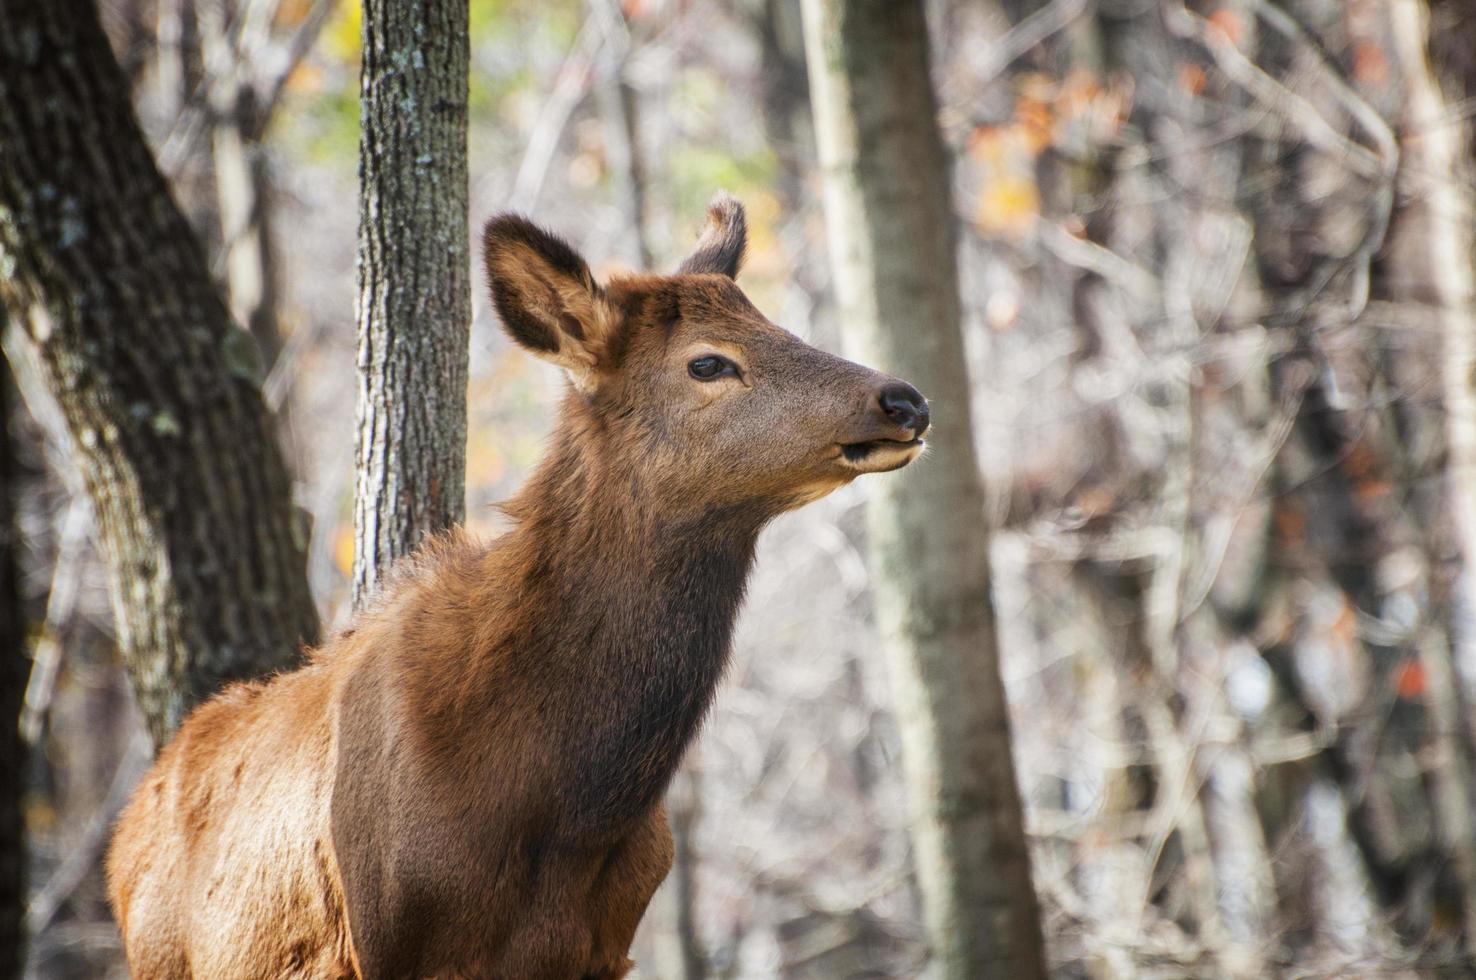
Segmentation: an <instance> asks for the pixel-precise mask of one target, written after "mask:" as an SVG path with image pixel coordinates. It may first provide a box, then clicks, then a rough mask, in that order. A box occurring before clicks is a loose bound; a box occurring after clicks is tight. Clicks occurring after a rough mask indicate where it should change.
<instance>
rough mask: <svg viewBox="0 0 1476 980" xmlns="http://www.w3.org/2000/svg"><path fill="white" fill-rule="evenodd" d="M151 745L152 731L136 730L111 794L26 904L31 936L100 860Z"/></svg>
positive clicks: (43, 928)
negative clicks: (115, 818) (101, 852)
mask: <svg viewBox="0 0 1476 980" xmlns="http://www.w3.org/2000/svg"><path fill="white" fill-rule="evenodd" d="M150 748H151V744H150V742H149V738H148V733H147V732H145V731H144V730H143V729H142V728H139V729H138V730H137V731H135V732H134V734H133V738H132V739H131V740H130V741H129V743H128V747H127V748H125V749H124V750H123V757H122V758H121V759H119V760H118V768H117V769H115V770H114V771H113V781H112V782H111V783H110V784H109V785H108V793H107V796H105V797H104V798H103V801H102V803H101V804H99V805H98V808H97V809H96V810H95V811H93V814H92V816H91V817H90V818H89V819H88V821H87V826H86V827H85V828H83V830H82V835H81V839H80V840H79V841H77V843H76V845H75V846H73V847H72V848H71V850H70V852H69V853H68V854H67V856H66V859H65V860H63V861H62V863H61V865H60V866H59V867H58V868H57V869H56V870H55V871H54V872H53V873H52V875H51V877H50V878H48V879H47V880H46V884H44V885H42V886H41V888H39V889H38V890H37V891H36V892H35V893H34V894H32V895H31V898H30V901H28V902H27V903H26V931H27V932H28V933H29V934H30V935H32V936H39V935H40V934H41V933H42V932H44V931H46V927H47V926H49V925H51V922H52V920H53V919H55V918H56V913H57V912H59V911H60V910H61V907H62V906H63V905H65V904H66V901H67V899H68V898H70V897H71V895H72V893H73V892H75V891H76V890H77V886H78V885H80V884H82V882H83V880H84V879H86V877H87V874H88V872H90V871H91V870H92V868H93V866H94V865H95V864H96V863H97V857H98V852H99V851H101V850H102V845H103V842H104V841H105V840H106V839H107V836H108V830H109V828H111V827H112V826H113V818H114V817H116V816H117V815H118V811H119V810H121V809H123V804H124V803H125V802H126V801H127V799H128V794H129V793H130V792H132V791H133V786H134V784H135V783H137V782H138V778H139V776H140V775H141V774H142V772H143V769H144V766H145V765H147V763H148V761H149V759H150V758H151V757H152V753H151V751H150Z"/></svg>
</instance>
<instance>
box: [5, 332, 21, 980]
mask: <svg viewBox="0 0 1476 980" xmlns="http://www.w3.org/2000/svg"><path fill="white" fill-rule="evenodd" d="M4 324H5V310H4V308H3V307H0V331H3V330H4ZM13 402H14V397H13V392H12V390H11V386H10V371H9V369H8V368H7V367H6V364H5V357H4V355H3V354H0V980H19V978H20V976H21V968H22V964H23V961H24V959H25V957H24V949H25V921H26V833H25V819H24V814H23V812H22V809H21V800H22V798H23V797H24V795H25V788H26V764H25V763H26V744H25V741H24V740H23V739H22V738H21V735H20V713H21V703H22V702H23V701H24V700H25V691H26V674H27V670H26V655H25V651H26V627H25V616H24V613H23V610H22V608H21V594H20V577H19V568H18V566H19V564H20V555H19V551H20V529H19V528H18V527H17V526H16V522H15V510H14V506H13V504H14V500H15V492H16V491H15V483H16V478H17V477H18V475H19V474H18V472H17V470H18V467H17V466H16V463H15V458H14V453H13V451H12V447H11V442H10V419H11V410H12V409H11V406H12V404H13Z"/></svg>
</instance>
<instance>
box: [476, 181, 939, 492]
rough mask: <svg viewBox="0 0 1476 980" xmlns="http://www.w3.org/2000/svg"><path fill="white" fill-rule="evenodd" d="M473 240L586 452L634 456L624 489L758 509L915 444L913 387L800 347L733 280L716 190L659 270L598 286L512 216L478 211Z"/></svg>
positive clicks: (740, 249)
mask: <svg viewBox="0 0 1476 980" xmlns="http://www.w3.org/2000/svg"><path fill="white" fill-rule="evenodd" d="M483 242H484V249H485V259H486V264H487V278H488V282H489V284H490V286H491V290H492V298H493V301H494V303H495V305H496V307H497V311H498V313H499V314H500V316H501V318H502V322H503V325H504V327H505V328H506V329H507V332H508V333H509V335H511V337H512V338H513V340H515V341H516V342H517V343H518V344H520V345H521V346H522V347H524V348H525V349H527V350H528V351H530V352H531V353H533V354H536V355H538V356H539V357H542V358H545V359H546V360H549V361H551V362H553V363H555V364H557V365H559V366H560V367H562V368H563V369H564V370H565V371H566V372H567V373H568V375H569V378H570V380H571V382H572V384H573V388H574V392H573V393H571V397H570V399H569V401H568V404H567V405H566V409H565V413H566V414H565V422H564V424H565V425H566V426H568V425H576V426H580V427H582V428H584V429H585V430H586V431H587V432H588V433H590V438H589V439H588V440H586V442H587V443H593V444H594V445H593V451H594V452H597V453H604V454H620V455H622V456H623V457H624V458H626V459H630V460H638V461H639V463H640V466H639V472H640V474H641V483H642V484H643V486H642V487H641V488H640V491H641V492H643V493H649V494H654V495H657V496H659V497H660V498H661V499H662V500H663V501H664V503H665V505H666V506H668V507H672V508H688V507H690V508H696V509H698V510H705V509H712V508H720V507H731V506H735V505H757V506H758V507H759V508H760V509H761V510H762V511H764V512H765V513H766V514H768V515H769V516H772V515H773V514H777V513H779V512H781V511H784V510H788V509H790V508H793V507H797V506H799V505H800V504H803V503H806V502H808V501H811V500H815V499H818V498H819V497H822V496H824V495H825V494H827V493H830V492H831V491H833V490H835V489H836V488H838V487H840V486H842V485H844V484H846V483H848V482H849V481H851V480H853V479H855V478H856V477H857V476H859V475H860V474H862V473H880V472H886V471H888V470H895V469H898V468H900V467H903V466H906V465H907V464H908V463H910V462H912V461H913V460H914V459H916V458H917V457H918V456H919V455H920V454H921V453H922V451H923V434H924V433H925V432H926V431H927V428H928V403H927V401H926V400H925V399H924V398H923V396H922V395H921V394H919V393H918V391H917V389H915V388H914V387H912V386H911V385H909V384H907V383H906V382H904V381H900V380H898V379H897V378H893V377H889V376H888V375H885V374H881V373H879V372H877V371H873V370H871V369H870V368H866V367H862V366H860V365H858V364H854V363H852V362H850V361H847V360H845V359H843V358H840V357H836V356H834V355H833V354H828V353H826V352H824V351H821V350H818V349H816V348H814V347H811V346H810V345H809V344H806V343H805V342H804V341H802V340H800V339H799V338H798V337H796V336H795V335H794V334H792V333H790V332H789V331H787V330H784V329H782V328H781V327H778V326H775V325H774V324H773V323H770V322H769V321H768V320H767V319H766V318H765V317H764V315H763V314H762V313H760V312H759V311H758V310H757V309H755V308H754V306H753V304H752V303H750V302H749V300H748V298H747V297H746V296H745V295H744V294H743V290H741V289H740V288H738V285H737V283H736V282H735V281H734V279H735V278H736V276H737V275H738V270H739V268H740V266H741V264H742V261H743V253H744V250H745V247H746V244H747V236H746V229H745V222H744V215H743V208H742V206H741V205H740V204H739V203H738V202H737V201H735V200H733V199H731V198H728V197H726V196H725V195H720V196H719V197H718V198H717V199H716V200H715V201H714V202H713V204H712V206H711V207H710V209H709V211H708V221H707V226H706V229H705V230H704V232H703V233H702V236H701V238H700V239H699V241H698V243H697V245H696V247H695V249H694V250H693V251H692V253H691V255H690V256H688V258H687V259H686V260H685V261H684V262H683V263H682V264H681V267H680V268H679V269H678V270H677V273H676V274H675V275H672V276H658V275H636V276H629V277H620V278H616V279H614V280H612V281H611V282H609V283H607V284H605V285H601V284H600V283H597V282H596V281H595V279H594V277H593V275H592V274H591V273H590V270H589V266H588V265H587V264H586V263H585V261H584V260H583V259H582V258H581V257H580V256H579V255H578V254H577V253H576V252H575V251H574V250H573V249H572V248H571V247H570V246H569V245H568V244H567V243H566V242H564V241H563V240H561V239H560V238H558V237H556V236H555V235H552V234H549V233H548V232H546V231H544V230H542V229H540V228H538V227H537V226H535V225H533V224H532V223H531V222H529V221H527V220H526V219H524V218H521V217H519V216H516V215H501V216H498V217H496V218H494V219H493V220H492V221H490V222H489V223H488V224H487V227H486V231H485V233H484V238H483ZM584 451H585V452H589V451H591V447H590V446H589V445H588V444H587V445H586V447H585V450H584Z"/></svg>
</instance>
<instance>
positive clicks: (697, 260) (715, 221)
mask: <svg viewBox="0 0 1476 980" xmlns="http://www.w3.org/2000/svg"><path fill="white" fill-rule="evenodd" d="M747 248H748V221H747V219H746V218H745V217H744V216H743V205H741V204H739V203H738V202H737V201H736V200H734V199H733V198H731V197H729V196H728V195H727V193H726V192H719V194H718V196H717V197H715V198H713V199H712V203H711V204H709V205H708V206H707V225H706V227H704V228H703V229H702V237H701V238H699V239H697V245H696V247H695V248H693V249H692V254H691V255H688V256H687V258H686V260H685V261H684V262H682V265H681V268H679V269H677V275H686V274H689V273H712V274H715V275H720V276H727V277H728V278H729V279H737V278H738V270H739V269H740V268H742V266H743V253H744V251H745V250H746V249H747Z"/></svg>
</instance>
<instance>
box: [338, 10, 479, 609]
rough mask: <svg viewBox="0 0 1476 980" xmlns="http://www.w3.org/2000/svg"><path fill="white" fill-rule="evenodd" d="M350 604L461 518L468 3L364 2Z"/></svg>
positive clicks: (467, 316) (467, 315)
mask: <svg viewBox="0 0 1476 980" xmlns="http://www.w3.org/2000/svg"><path fill="white" fill-rule="evenodd" d="M363 45H364V67H363V73H362V75H361V78H360V99H361V108H360V119H361V123H362V133H361V136H360V142H359V303H358V317H359V363H358V366H359V409H358V412H359V453H358V467H357V486H356V490H355V502H354V529H355V539H356V545H357V547H356V551H355V555H354V604H355V605H362V604H363V603H364V602H365V601H367V600H368V599H369V598H370V597H371V596H372V595H373V593H374V591H375V588H376V586H377V585H378V583H379V581H380V579H381V576H382V575H383V573H384V572H385V571H386V570H387V568H388V566H389V564H390V563H391V562H392V561H394V559H396V558H399V557H400V556H402V555H405V554H408V553H409V552H410V551H412V550H414V548H415V546H416V545H417V544H419V543H420V541H421V539H423V538H424V537H425V536H426V535H427V534H431V533H434V532H436V531H440V530H442V529H444V528H447V527H450V526H452V525H454V524H458V523H460V522H461V520H462V518H463V517H464V516H465V512H466V492H465V470H466V372H467V331H468V329H469V326H470V323H471V294H470V283H469V279H470V270H469V266H468V248H467V170H466V103H467V59H468V42H467V2H466V0H424V2H411V0H368V2H367V3H365V5H364V30H363Z"/></svg>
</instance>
